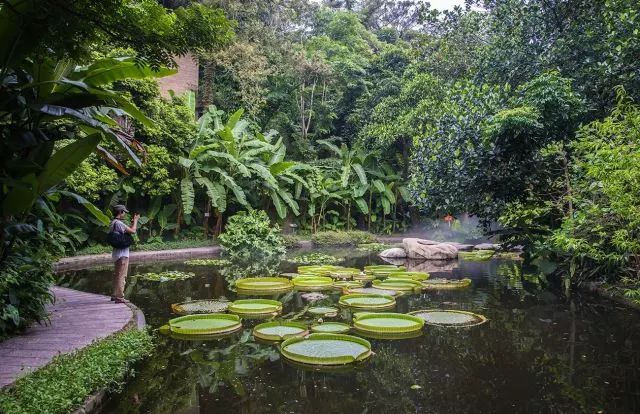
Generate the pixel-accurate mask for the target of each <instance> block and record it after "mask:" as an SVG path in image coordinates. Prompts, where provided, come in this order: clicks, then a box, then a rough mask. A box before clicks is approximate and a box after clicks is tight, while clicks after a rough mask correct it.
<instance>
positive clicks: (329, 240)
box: [311, 230, 377, 246]
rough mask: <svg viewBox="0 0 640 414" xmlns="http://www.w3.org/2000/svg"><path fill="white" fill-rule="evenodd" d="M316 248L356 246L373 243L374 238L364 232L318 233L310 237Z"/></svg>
mask: <svg viewBox="0 0 640 414" xmlns="http://www.w3.org/2000/svg"><path fill="white" fill-rule="evenodd" d="M311 241H312V242H313V244H315V245H316V246H357V245H358V244H364V243H375V242H376V241H377V240H376V237H375V236H374V235H373V234H371V233H367V232H366V231H357V230H353V231H319V232H317V233H315V234H314V235H313V236H312V237H311Z"/></svg>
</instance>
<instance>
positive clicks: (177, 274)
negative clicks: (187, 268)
mask: <svg viewBox="0 0 640 414" xmlns="http://www.w3.org/2000/svg"><path fill="white" fill-rule="evenodd" d="M195 275H196V274H195V273H191V272H181V271H179V270H168V271H166V272H160V273H141V274H137V275H134V276H133V277H137V278H140V279H144V280H151V281H153V282H168V281H171V280H186V279H191V278H192V277H194V276H195Z"/></svg>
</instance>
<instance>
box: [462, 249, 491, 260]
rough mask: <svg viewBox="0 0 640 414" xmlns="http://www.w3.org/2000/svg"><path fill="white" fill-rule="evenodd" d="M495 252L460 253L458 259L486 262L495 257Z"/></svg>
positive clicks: (475, 251)
mask: <svg viewBox="0 0 640 414" xmlns="http://www.w3.org/2000/svg"><path fill="white" fill-rule="evenodd" d="M494 254H495V251H493V250H474V251H471V252H458V258H460V259H463V260H467V261H484V260H489V259H491V258H492V257H493V255H494Z"/></svg>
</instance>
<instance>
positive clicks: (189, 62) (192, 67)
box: [158, 55, 198, 97]
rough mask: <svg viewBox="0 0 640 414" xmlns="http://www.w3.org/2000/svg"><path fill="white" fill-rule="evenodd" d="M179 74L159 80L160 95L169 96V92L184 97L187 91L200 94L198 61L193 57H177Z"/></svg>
mask: <svg viewBox="0 0 640 414" xmlns="http://www.w3.org/2000/svg"><path fill="white" fill-rule="evenodd" d="M175 61H176V63H177V64H178V73H176V74H175V75H171V76H165V77H164V78H160V79H158V83H159V84H160V93H161V94H162V96H165V97H167V96H169V90H172V91H174V92H175V93H176V95H182V94H183V93H184V92H185V91H187V90H192V91H194V92H198V61H197V60H196V59H195V58H194V57H193V56H191V55H185V56H178V57H175Z"/></svg>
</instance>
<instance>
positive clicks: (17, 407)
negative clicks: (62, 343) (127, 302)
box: [0, 329, 153, 414]
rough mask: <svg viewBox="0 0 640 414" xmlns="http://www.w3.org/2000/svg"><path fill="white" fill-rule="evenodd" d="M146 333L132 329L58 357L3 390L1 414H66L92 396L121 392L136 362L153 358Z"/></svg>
mask: <svg viewBox="0 0 640 414" xmlns="http://www.w3.org/2000/svg"><path fill="white" fill-rule="evenodd" d="M152 349H153V339H152V336H151V334H150V333H149V332H148V331H147V330H138V329H129V330H125V331H123V332H119V333H116V334H114V335H112V336H110V337H108V338H105V339H102V340H99V341H97V342H94V343H92V344H91V345H88V346H87V347H85V348H83V349H80V350H78V351H75V352H72V353H69V354H64V355H60V356H58V357H56V358H55V359H54V360H53V361H52V362H51V363H49V364H48V365H45V366H44V367H42V368H40V369H38V370H36V371H34V372H31V373H29V374H27V375H25V376H24V377H22V378H19V379H18V380H17V381H16V382H15V383H14V384H13V385H12V386H10V387H7V388H4V389H2V390H0V412H3V413H11V414H32V413H37V412H42V410H43V408H44V407H46V412H47V413H49V414H67V413H69V412H72V411H73V410H74V409H76V408H79V407H81V406H82V405H83V404H84V403H85V401H86V400H87V398H88V397H89V396H91V395H92V394H94V393H96V392H98V391H101V390H107V391H118V390H121V389H122V386H123V385H124V383H125V381H126V379H127V377H128V376H129V375H131V373H132V372H133V370H134V365H135V363H136V362H138V361H141V360H142V359H143V358H145V357H146V356H148V355H150V353H151V351H152Z"/></svg>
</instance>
